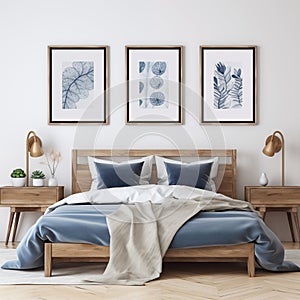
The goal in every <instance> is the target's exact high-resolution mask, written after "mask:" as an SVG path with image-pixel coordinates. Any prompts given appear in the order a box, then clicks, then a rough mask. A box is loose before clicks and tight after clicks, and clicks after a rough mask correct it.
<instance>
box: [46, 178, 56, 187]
mask: <svg viewBox="0 0 300 300" xmlns="http://www.w3.org/2000/svg"><path fill="white" fill-rule="evenodd" d="M57 185H58V183H57V179H56V178H55V176H51V177H50V178H49V180H48V186H57Z"/></svg>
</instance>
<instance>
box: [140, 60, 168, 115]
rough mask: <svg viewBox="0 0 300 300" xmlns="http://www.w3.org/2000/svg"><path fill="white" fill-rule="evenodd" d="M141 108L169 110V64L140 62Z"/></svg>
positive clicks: (163, 62)
mask: <svg viewBox="0 0 300 300" xmlns="http://www.w3.org/2000/svg"><path fill="white" fill-rule="evenodd" d="M138 63H139V65H138V68H139V101H138V105H139V107H140V108H148V109H153V108H161V107H163V108H168V101H167V99H168V82H167V80H168V64H167V62H165V61H139V62H138Z"/></svg>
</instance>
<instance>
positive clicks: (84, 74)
mask: <svg viewBox="0 0 300 300" xmlns="http://www.w3.org/2000/svg"><path fill="white" fill-rule="evenodd" d="M93 89H94V62H92V61H73V62H72V63H71V66H68V67H65V68H64V69H63V72H62V109H77V102H78V101H80V100H82V99H86V98H87V97H88V96H89V91H91V90H93Z"/></svg>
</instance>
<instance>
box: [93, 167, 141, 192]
mask: <svg viewBox="0 0 300 300" xmlns="http://www.w3.org/2000/svg"><path fill="white" fill-rule="evenodd" d="M94 163H95V166H96V171H97V175H98V184H97V189H98V190H100V189H105V188H111V187H123V186H132V185H138V184H139V181H140V175H141V171H142V167H143V164H144V162H143V161H142V162H139V163H133V164H105V163H97V162H94Z"/></svg>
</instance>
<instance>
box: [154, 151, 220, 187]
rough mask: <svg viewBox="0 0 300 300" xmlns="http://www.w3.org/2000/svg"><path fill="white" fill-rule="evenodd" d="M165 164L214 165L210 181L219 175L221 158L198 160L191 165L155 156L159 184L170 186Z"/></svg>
mask: <svg viewBox="0 0 300 300" xmlns="http://www.w3.org/2000/svg"><path fill="white" fill-rule="evenodd" d="M165 162H167V163H172V164H183V165H188V164H193V165H194V164H207V163H212V166H211V171H210V174H209V177H210V179H214V178H215V177H217V175H218V167H219V158H218V157H213V158H209V159H204V160H197V161H193V162H191V163H185V162H182V161H179V160H173V159H169V158H165V157H162V156H155V163H156V170H157V184H162V185H168V184H169V181H168V173H167V169H166V165H165Z"/></svg>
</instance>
